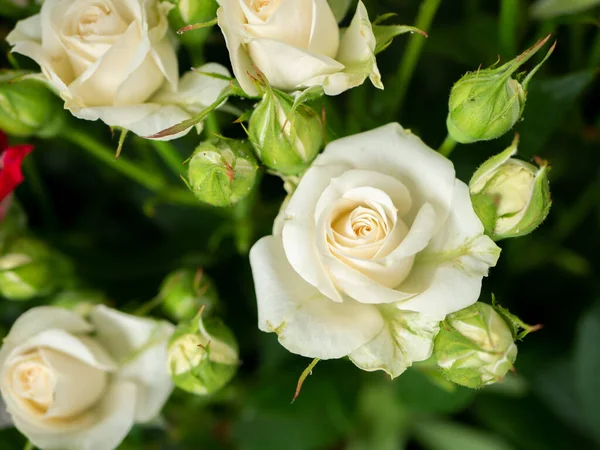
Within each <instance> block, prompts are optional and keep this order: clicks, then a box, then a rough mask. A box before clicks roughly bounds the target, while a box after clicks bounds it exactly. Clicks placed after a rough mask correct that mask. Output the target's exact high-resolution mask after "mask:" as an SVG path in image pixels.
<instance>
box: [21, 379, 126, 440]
mask: <svg viewBox="0 0 600 450" xmlns="http://www.w3.org/2000/svg"><path fill="white" fill-rule="evenodd" d="M135 404H136V386H135V384H134V383H131V382H128V381H122V380H115V381H114V382H113V383H112V384H111V385H110V386H109V387H108V389H107V390H106V392H105V394H104V396H103V397H102V400H101V401H100V403H99V404H98V405H97V407H96V408H95V411H94V413H95V417H94V419H95V420H94V421H93V422H91V423H89V424H88V426H86V427H83V428H82V429H79V430H75V431H61V432H56V430H52V429H44V428H41V427H39V426H36V425H35V424H32V423H30V422H28V421H27V420H26V419H24V418H23V417H20V416H13V419H14V422H15V426H16V428H17V429H18V430H19V431H20V432H21V433H23V434H24V435H25V436H27V438H28V439H29V440H30V441H31V443H32V444H33V445H35V446H36V447H38V448H40V449H44V450H114V449H115V448H117V447H118V445H119V444H120V443H121V441H123V439H125V436H127V434H128V433H129V430H131V427H132V426H133V423H134V420H133V417H134V411H135Z"/></svg>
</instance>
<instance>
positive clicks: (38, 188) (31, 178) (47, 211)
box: [23, 155, 58, 228]
mask: <svg viewBox="0 0 600 450" xmlns="http://www.w3.org/2000/svg"><path fill="white" fill-rule="evenodd" d="M33 156H34V155H29V157H27V158H26V159H25V161H24V163H23V170H24V171H25V178H26V179H27V184H29V186H30V188H31V191H32V192H33V195H34V196H35V197H36V200H37V202H38V204H39V207H40V210H41V211H42V215H43V217H44V222H45V223H46V225H48V226H51V227H52V228H56V226H57V224H58V220H57V218H56V215H55V214H54V208H53V207H52V200H51V199H50V196H49V195H48V190H47V189H46V187H45V186H44V182H43V181H42V177H41V176H40V173H39V171H38V170H37V167H36V164H35V160H34V159H33Z"/></svg>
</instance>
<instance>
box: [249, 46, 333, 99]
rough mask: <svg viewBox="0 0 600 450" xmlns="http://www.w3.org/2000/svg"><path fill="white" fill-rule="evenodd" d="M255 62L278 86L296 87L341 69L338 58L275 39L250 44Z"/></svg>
mask: <svg viewBox="0 0 600 450" xmlns="http://www.w3.org/2000/svg"><path fill="white" fill-rule="evenodd" d="M247 48H248V53H249V55H250V57H251V58H252V62H253V63H254V64H255V65H256V66H257V67H258V68H259V69H260V71H261V72H262V73H263V74H264V75H265V77H266V78H267V80H268V81H269V83H270V84H271V85H272V86H273V87H276V88H278V89H282V90H286V91H294V90H298V89H302V88H303V87H306V86H307V85H306V83H305V81H306V80H309V79H312V78H314V77H318V76H321V75H330V74H332V73H337V72H340V71H341V70H343V69H344V66H343V65H342V64H340V63H339V62H337V61H335V60H333V59H331V58H329V57H327V56H324V55H317V54H315V53H309V52H308V51H306V50H302V49H299V48H296V47H292V46H291V45H288V44H286V43H283V42H279V41H275V40H272V39H264V38H258V39H252V40H251V41H250V42H249V43H248V44H247Z"/></svg>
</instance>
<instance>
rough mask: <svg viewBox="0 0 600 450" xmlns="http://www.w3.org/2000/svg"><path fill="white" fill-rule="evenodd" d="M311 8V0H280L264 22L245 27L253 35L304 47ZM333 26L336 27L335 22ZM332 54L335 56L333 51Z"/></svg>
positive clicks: (308, 32) (310, 17) (309, 29)
mask: <svg viewBox="0 0 600 450" xmlns="http://www.w3.org/2000/svg"><path fill="white" fill-rule="evenodd" d="M313 8H314V6H313V0H282V1H281V3H280V4H279V6H278V7H277V9H276V10H275V11H274V12H273V14H271V16H270V17H269V18H268V19H267V20H266V21H265V22H263V21H261V22H260V23H255V24H247V25H245V29H246V31H247V32H248V34H250V35H251V36H253V37H257V38H266V39H272V40H276V41H280V42H282V43H285V44H288V45H291V46H294V47H298V48H300V49H306V48H307V47H308V42H309V38H310V31H311V19H312V18H313V15H314V11H313ZM335 28H336V29H337V23H336V24H335ZM336 38H337V36H336ZM332 56H335V53H334V54H333V55H332Z"/></svg>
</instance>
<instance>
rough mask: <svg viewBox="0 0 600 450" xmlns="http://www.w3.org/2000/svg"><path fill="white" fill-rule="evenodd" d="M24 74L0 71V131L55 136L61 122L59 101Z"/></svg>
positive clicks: (44, 86) (18, 134) (40, 84)
mask: <svg viewBox="0 0 600 450" xmlns="http://www.w3.org/2000/svg"><path fill="white" fill-rule="evenodd" d="M25 75H26V73H25V72H16V71H4V72H0V128H1V129H3V130H4V131H6V132H7V133H8V134H12V135H14V136H21V137H29V136H39V137H44V138H45V137H52V136H55V135H56V134H57V133H58V132H59V130H60V128H61V126H62V124H63V121H64V119H65V113H64V108H63V105H62V102H61V100H60V99H59V98H58V97H57V96H56V95H54V93H52V92H51V91H50V90H49V89H48V87H46V85H45V84H44V83H43V82H41V81H38V80H35V79H31V78H26V77H25Z"/></svg>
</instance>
